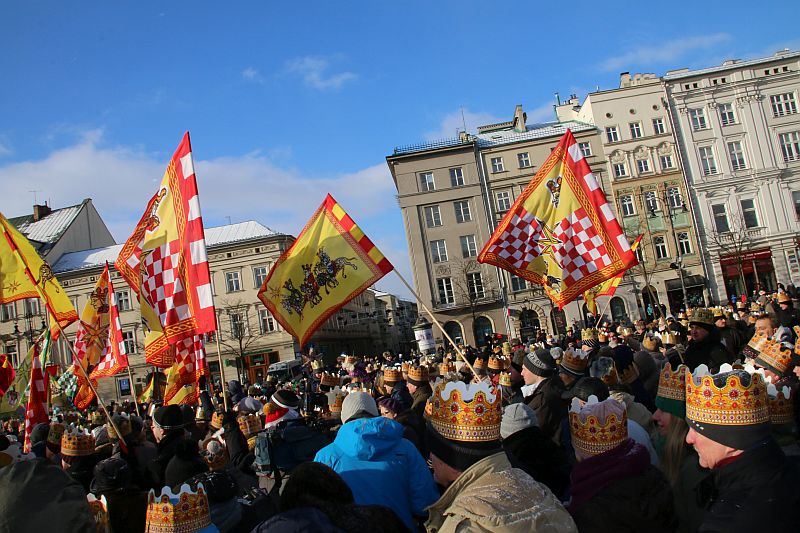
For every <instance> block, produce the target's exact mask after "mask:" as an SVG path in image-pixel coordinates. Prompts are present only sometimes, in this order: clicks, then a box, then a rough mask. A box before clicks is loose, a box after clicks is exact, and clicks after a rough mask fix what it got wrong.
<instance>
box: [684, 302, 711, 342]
mask: <svg viewBox="0 0 800 533" xmlns="http://www.w3.org/2000/svg"><path fill="white" fill-rule="evenodd" d="M714 327H715V324H714V313H713V312H712V311H711V310H710V309H704V308H700V309H695V310H694V312H693V313H692V318H691V320H689V337H690V338H691V339H692V340H693V341H694V342H700V341H702V340H703V339H705V338H706V337H708V334H709V333H711V331H713V329H714Z"/></svg>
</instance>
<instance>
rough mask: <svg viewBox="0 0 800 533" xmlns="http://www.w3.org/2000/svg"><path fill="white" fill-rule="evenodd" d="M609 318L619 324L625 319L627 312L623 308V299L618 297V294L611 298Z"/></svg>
mask: <svg viewBox="0 0 800 533" xmlns="http://www.w3.org/2000/svg"><path fill="white" fill-rule="evenodd" d="M610 307H611V319H612V320H613V321H614V322H616V323H617V324H620V323H622V322H624V321H625V318H627V316H628V312H627V311H626V310H625V300H623V299H622V298H620V297H619V296H615V297H613V298H611V306H610Z"/></svg>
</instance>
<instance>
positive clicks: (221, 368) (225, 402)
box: [209, 324, 228, 412]
mask: <svg viewBox="0 0 800 533" xmlns="http://www.w3.org/2000/svg"><path fill="white" fill-rule="evenodd" d="M214 338H215V339H216V340H217V360H218V361H219V375H220V378H222V386H221V387H220V388H221V389H222V402H223V405H224V406H225V411H226V412H227V411H228V395H227V394H225V389H226V388H227V385H228V382H227V381H225V365H223V364H222V349H221V348H220V346H219V324H217V331H215V332H214ZM209 374H210V372H209ZM211 382H212V383H213V382H214V375H213V374H211Z"/></svg>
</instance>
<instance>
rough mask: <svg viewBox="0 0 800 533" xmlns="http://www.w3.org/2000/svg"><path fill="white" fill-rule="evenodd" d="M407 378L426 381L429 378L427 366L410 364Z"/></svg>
mask: <svg viewBox="0 0 800 533" xmlns="http://www.w3.org/2000/svg"><path fill="white" fill-rule="evenodd" d="M408 379H413V380H414V381H421V382H427V381H428V380H429V379H430V374H429V373H428V367H427V366H412V367H410V368H409V369H408Z"/></svg>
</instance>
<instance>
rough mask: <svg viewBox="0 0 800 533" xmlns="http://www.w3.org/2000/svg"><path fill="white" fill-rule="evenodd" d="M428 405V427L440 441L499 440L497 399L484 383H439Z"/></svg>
mask: <svg viewBox="0 0 800 533" xmlns="http://www.w3.org/2000/svg"><path fill="white" fill-rule="evenodd" d="M430 403H431V414H430V421H431V425H432V426H433V428H434V429H435V430H436V431H437V432H438V433H439V434H440V435H441V436H443V437H444V438H446V439H449V440H454V441H462V442H489V441H496V440H499V439H500V419H501V418H502V411H501V409H502V407H501V405H500V396H499V395H498V394H496V393H495V391H494V389H493V388H492V386H491V385H490V384H489V383H488V382H486V381H481V382H480V383H470V384H466V383H464V382H462V381H451V382H447V383H445V382H444V381H439V382H437V383H436V385H435V386H434V391H433V395H432V396H431V400H430Z"/></svg>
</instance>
